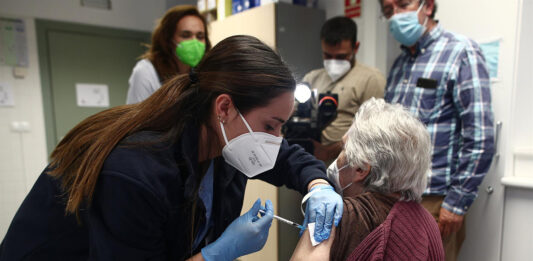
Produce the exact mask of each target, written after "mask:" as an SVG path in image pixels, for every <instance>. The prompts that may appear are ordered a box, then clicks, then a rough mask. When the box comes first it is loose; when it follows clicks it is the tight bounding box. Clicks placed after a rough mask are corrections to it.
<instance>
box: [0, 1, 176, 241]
mask: <svg viewBox="0 0 533 261" xmlns="http://www.w3.org/2000/svg"><path fill="white" fill-rule="evenodd" d="M166 4H167V2H166V1H165V0H157V1H153V0H152V1H145V0H112V10H108V11H106V10H98V9H93V8H86V7H81V6H80V1H72V0H46V1H40V0H0V17H6V18H19V19H23V20H24V22H25V26H26V37H27V44H28V56H29V66H28V68H27V75H26V76H25V77H24V78H23V79H16V78H15V77H13V73H12V71H13V68H12V67H8V66H0V82H4V83H8V84H10V85H11V86H12V87H13V89H14V95H15V102H16V103H15V106H14V107H0V144H1V146H0V241H1V239H3V237H4V234H5V232H6V231H7V228H8V226H9V224H10V222H11V219H12V218H13V215H14V214H15V212H16V210H17V209H18V207H19V205H20V203H21V202H22V200H23V199H24V197H25V196H26V194H27V192H28V191H29V189H31V187H32V185H33V183H34V182H35V179H36V178H37V177H38V175H39V174H40V172H41V171H42V170H43V169H44V167H45V166H46V164H47V155H46V153H47V152H46V143H45V129H44V116H43V105H42V95H41V78H40V73H39V61H38V53H37V41H36V32H35V18H44V19H51V20H58V21H65V22H75V23H83V24H90V25H98V26H106V27H115V28H124V29H133V30H142V31H151V30H152V29H153V27H154V25H155V23H154V22H155V20H156V19H157V18H159V16H161V15H162V14H163V13H164V12H165V10H166ZM126 80H127V79H125V81H126ZM14 121H27V122H28V123H29V124H30V131H29V132H26V133H16V132H13V131H11V129H10V125H11V123H12V122H14Z"/></svg>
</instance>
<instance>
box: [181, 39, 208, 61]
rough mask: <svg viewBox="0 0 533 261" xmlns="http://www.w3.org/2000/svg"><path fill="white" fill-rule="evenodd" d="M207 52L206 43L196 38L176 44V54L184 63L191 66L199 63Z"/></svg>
mask: <svg viewBox="0 0 533 261" xmlns="http://www.w3.org/2000/svg"><path fill="white" fill-rule="evenodd" d="M204 53H205V44H204V43H202V42H200V41H198V40H196V39H192V40H187V41H183V42H181V43H179V44H178V45H177V46H176V55H177V56H178V58H179V59H180V61H182V62H183V63H184V64H187V65H189V66H191V67H194V66H196V65H198V63H199V62H200V60H202V57H204Z"/></svg>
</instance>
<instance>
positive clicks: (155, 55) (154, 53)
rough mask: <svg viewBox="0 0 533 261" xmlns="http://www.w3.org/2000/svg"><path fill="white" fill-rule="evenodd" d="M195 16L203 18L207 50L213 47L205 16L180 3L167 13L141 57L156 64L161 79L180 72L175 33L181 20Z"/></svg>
mask: <svg viewBox="0 0 533 261" xmlns="http://www.w3.org/2000/svg"><path fill="white" fill-rule="evenodd" d="M190 15H192V16H195V17H198V18H199V19H200V20H202V23H203V24H204V31H205V51H206V52H208V51H209V50H210V49H211V42H210V41H209V34H208V31H207V23H206V21H205V18H204V17H203V16H202V15H201V14H200V13H199V12H198V10H197V9H196V7H194V6H192V5H178V6H175V7H173V8H171V9H169V10H167V12H166V13H165V15H164V16H163V18H161V19H160V20H159V22H158V24H157V26H156V27H155V29H154V31H153V32H152V44H151V45H149V49H148V50H147V51H146V53H144V54H143V55H142V56H141V58H144V59H148V60H150V62H151V63H152V64H153V65H154V67H155V70H156V71H157V74H158V75H159V80H160V81H161V82H162V83H164V82H166V81H167V80H169V79H170V78H172V77H174V76H176V74H177V73H178V72H179V69H178V58H177V57H176V54H175V53H174V50H175V48H176V46H175V43H174V34H175V33H176V28H177V25H178V23H179V21H180V20H181V19H182V18H183V17H185V16H190Z"/></svg>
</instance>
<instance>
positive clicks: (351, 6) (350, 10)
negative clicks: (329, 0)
mask: <svg viewBox="0 0 533 261" xmlns="http://www.w3.org/2000/svg"><path fill="white" fill-rule="evenodd" d="M344 15H345V16H346V17H349V18H355V17H360V16H361V0H344Z"/></svg>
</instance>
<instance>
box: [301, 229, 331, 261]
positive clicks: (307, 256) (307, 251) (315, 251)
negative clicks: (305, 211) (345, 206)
mask: <svg viewBox="0 0 533 261" xmlns="http://www.w3.org/2000/svg"><path fill="white" fill-rule="evenodd" d="M335 230H336V229H335V227H333V229H332V230H331V234H330V236H329V239H328V240H326V241H323V242H322V243H320V244H318V245H317V246H313V245H311V239H310V238H309V229H306V230H305V231H304V233H303V235H302V237H300V241H298V245H296V248H295V249H294V252H293V253H292V257H291V260H293V261H299V260H306V261H307V260H309V261H312V260H317V261H318V260H329V251H330V249H331V245H332V244H333V240H334V238H335Z"/></svg>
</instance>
